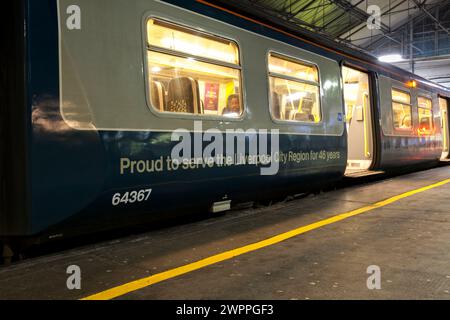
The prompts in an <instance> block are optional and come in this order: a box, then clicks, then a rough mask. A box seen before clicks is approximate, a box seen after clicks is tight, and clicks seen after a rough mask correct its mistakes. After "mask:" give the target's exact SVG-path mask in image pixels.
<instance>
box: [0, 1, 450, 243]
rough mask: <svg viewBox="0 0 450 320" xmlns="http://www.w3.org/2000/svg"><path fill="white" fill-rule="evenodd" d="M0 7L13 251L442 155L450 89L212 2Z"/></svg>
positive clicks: (1, 231) (6, 212)
mask: <svg viewBox="0 0 450 320" xmlns="http://www.w3.org/2000/svg"><path fill="white" fill-rule="evenodd" d="M6 3H7V4H6V5H5V6H6V8H7V10H3V11H2V23H3V24H4V25H5V26H4V27H3V28H2V33H3V35H2V38H3V39H5V41H6V43H7V44H8V45H7V49H6V50H4V51H2V52H1V54H2V59H1V70H2V88H1V91H2V92H1V93H2V96H1V104H2V108H1V110H2V117H1V119H0V121H1V127H2V128H1V132H2V135H1V148H2V151H1V155H2V162H1V164H2V166H1V178H2V184H1V188H2V200H1V211H0V236H1V237H2V239H3V241H4V243H5V244H9V243H11V242H12V241H15V240H16V239H18V238H26V237H33V238H36V239H41V240H44V241H47V240H53V239H60V238H64V237H69V236H74V235H81V234H85V233H93V232H99V231H102V230H109V229H113V228H119V227H124V226H128V225H136V224H143V223H150V222H152V221H157V220H161V219H170V218H172V219H175V218H176V217H177V216H179V215H183V214H187V213H189V212H196V211H197V212H198V211H204V212H208V211H209V212H214V213H216V212H219V211H223V210H228V209H229V208H230V207H231V206H233V205H235V204H238V203H241V202H248V201H255V200H258V199H270V198H272V197H277V196H279V195H287V194H296V193H300V192H305V191H308V190H312V189H315V188H321V187H324V186H326V185H330V184H332V183H334V182H336V181H339V180H340V179H342V178H343V177H344V175H345V174H348V175H352V174H365V173H366V172H368V171H374V170H395V169H398V168H404V167H406V166H416V165H422V164H427V163H437V161H438V160H439V159H440V158H448V156H449V149H448V148H449V146H448V144H449V132H448V128H449V118H448V98H449V97H450V92H449V91H448V90H447V89H445V88H444V87H440V86H438V85H436V84H433V83H431V82H429V81H426V80H425V79H421V78H420V77H418V76H416V75H413V74H410V73H408V72H406V71H403V70H401V69H398V68H395V67H393V66H390V65H387V64H382V63H379V62H377V61H376V60H375V59H374V58H373V57H370V56H365V55H362V54H360V53H358V52H354V51H352V50H350V49H345V48H340V47H338V45H337V44H335V45H333V44H324V43H323V42H322V41H321V40H320V39H315V38H314V37H311V35H307V34H302V33H301V32H300V31H295V30H289V29H287V28H282V26H277V25H273V24H269V23H267V22H265V21H258V20H256V19H254V18H249V17H245V16H243V15H242V14H240V13H237V12H233V11H232V10H230V9H229V8H222V7H221V6H218V5H216V4H209V3H208V2H207V1H176V0H170V1H150V0H132V1H124V0H95V1H92V0H75V1H72V0H71V1H68V0H45V1H35V0H22V1H7V2H6ZM23 21H24V22H25V23H22V22H23ZM230 137H231V138H230ZM240 142H241V143H242V145H239V143H240ZM240 146H241V147H243V150H241V149H239V147H240ZM253 151H255V152H253ZM174 154H175V155H180V158H176V157H174ZM266 155H267V159H266V161H263V158H264V157H263V156H266ZM252 156H255V157H252ZM184 160H187V161H184ZM193 160H195V161H193Z"/></svg>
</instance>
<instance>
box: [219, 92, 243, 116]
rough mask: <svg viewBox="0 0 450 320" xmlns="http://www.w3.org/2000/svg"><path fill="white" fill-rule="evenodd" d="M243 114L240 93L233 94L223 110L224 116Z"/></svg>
mask: <svg viewBox="0 0 450 320" xmlns="http://www.w3.org/2000/svg"><path fill="white" fill-rule="evenodd" d="M240 114H241V103H240V100H239V95H237V94H232V95H230V96H229V97H228V102H227V106H226V108H225V109H223V111H222V115H224V116H239V115H240Z"/></svg>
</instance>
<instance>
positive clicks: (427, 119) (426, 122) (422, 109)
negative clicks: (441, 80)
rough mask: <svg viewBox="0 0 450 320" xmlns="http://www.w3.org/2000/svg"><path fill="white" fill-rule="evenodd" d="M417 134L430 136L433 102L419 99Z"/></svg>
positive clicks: (422, 98)
mask: <svg viewBox="0 0 450 320" xmlns="http://www.w3.org/2000/svg"><path fill="white" fill-rule="evenodd" d="M417 101H418V111H419V134H421V135H424V134H430V133H431V132H432V130H433V101H432V100H431V99H428V98H424V97H419V98H418V99H417Z"/></svg>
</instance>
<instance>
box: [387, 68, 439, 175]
mask: <svg viewBox="0 0 450 320" xmlns="http://www.w3.org/2000/svg"><path fill="white" fill-rule="evenodd" d="M393 88H394V89H396V90H400V91H402V92H405V93H409V94H411V110H412V124H411V129H410V130H402V129H398V130H396V128H395V125H394V123H395V120H394V112H393V100H392V89H393ZM379 92H380V97H379V99H380V116H381V120H380V124H381V161H380V168H382V169H392V168H400V167H403V166H409V165H416V164H423V163H427V162H430V161H431V162H433V161H438V159H439V158H440V155H441V153H442V135H441V125H440V118H439V114H440V111H439V106H438V104H437V94H435V93H433V92H429V91H427V90H423V89H416V88H414V89H411V88H409V87H408V86H407V84H406V83H402V82H400V81H396V80H393V79H391V78H388V77H386V76H380V81H379ZM418 95H423V96H429V97H430V98H432V101H433V104H432V110H433V119H432V122H433V128H432V129H431V130H430V131H428V132H425V133H422V132H420V130H421V128H420V126H419V115H418V105H417V97H418Z"/></svg>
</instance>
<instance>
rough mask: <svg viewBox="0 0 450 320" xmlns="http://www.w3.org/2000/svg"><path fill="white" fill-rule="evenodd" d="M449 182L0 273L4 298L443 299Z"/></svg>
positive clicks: (114, 244) (232, 217)
mask: <svg viewBox="0 0 450 320" xmlns="http://www.w3.org/2000/svg"><path fill="white" fill-rule="evenodd" d="M448 179H450V168H449V167H448V166H444V167H440V168H436V169H432V170H428V171H423V172H419V173H413V174H408V175H404V176H398V177H395V178H391V179H387V180H382V181H375V182H371V183H367V184H363V185H355V186H352V187H348V188H343V189H340V190H337V191H331V192H327V193H323V194H321V195H317V196H310V197H307V198H303V199H299V200H294V201H291V202H287V203H282V204H277V205H275V206H272V207H267V208H262V209H248V210H242V211H237V212H231V213H229V214H227V215H224V216H220V217H217V218H212V219H208V220H203V221H197V222H193V223H190V224H188V225H182V226H176V227H170V228H165V229H163V230H157V231H152V232H149V233H147V234H141V235H138V236H131V237H127V238H123V239H120V240H116V241H110V242H105V243H101V244H96V245H90V246H85V247H82V248H77V249H74V250H69V251H65V252H62V253H55V254H50V255H46V256H44V257H38V258H33V259H29V260H25V261H23V262H19V263H16V264H14V265H12V266H10V267H1V268H0V288H1V290H0V299H156V300H159V299H181V300H184V299H189V300H190V299H193V300H197V299H231V300H235V299H239V300H245V299H283V300H305V299H306V300H308V299H445V300H447V299H450V201H449V199H450V180H448ZM70 266H72V269H70V268H69V267H70ZM74 266H75V269H73V267H74ZM77 268H79V270H78V271H76V270H77ZM74 270H75V271H74ZM68 271H69V274H68V273H67V272H68ZM78 272H79V273H78ZM78 275H81V278H79V279H77V278H73V277H72V278H70V277H71V276H78ZM78 280H79V281H78ZM68 284H69V285H68ZM77 286H80V287H81V289H80V290H78V289H77V288H76V287H77ZM71 289H72V290H71Z"/></svg>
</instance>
